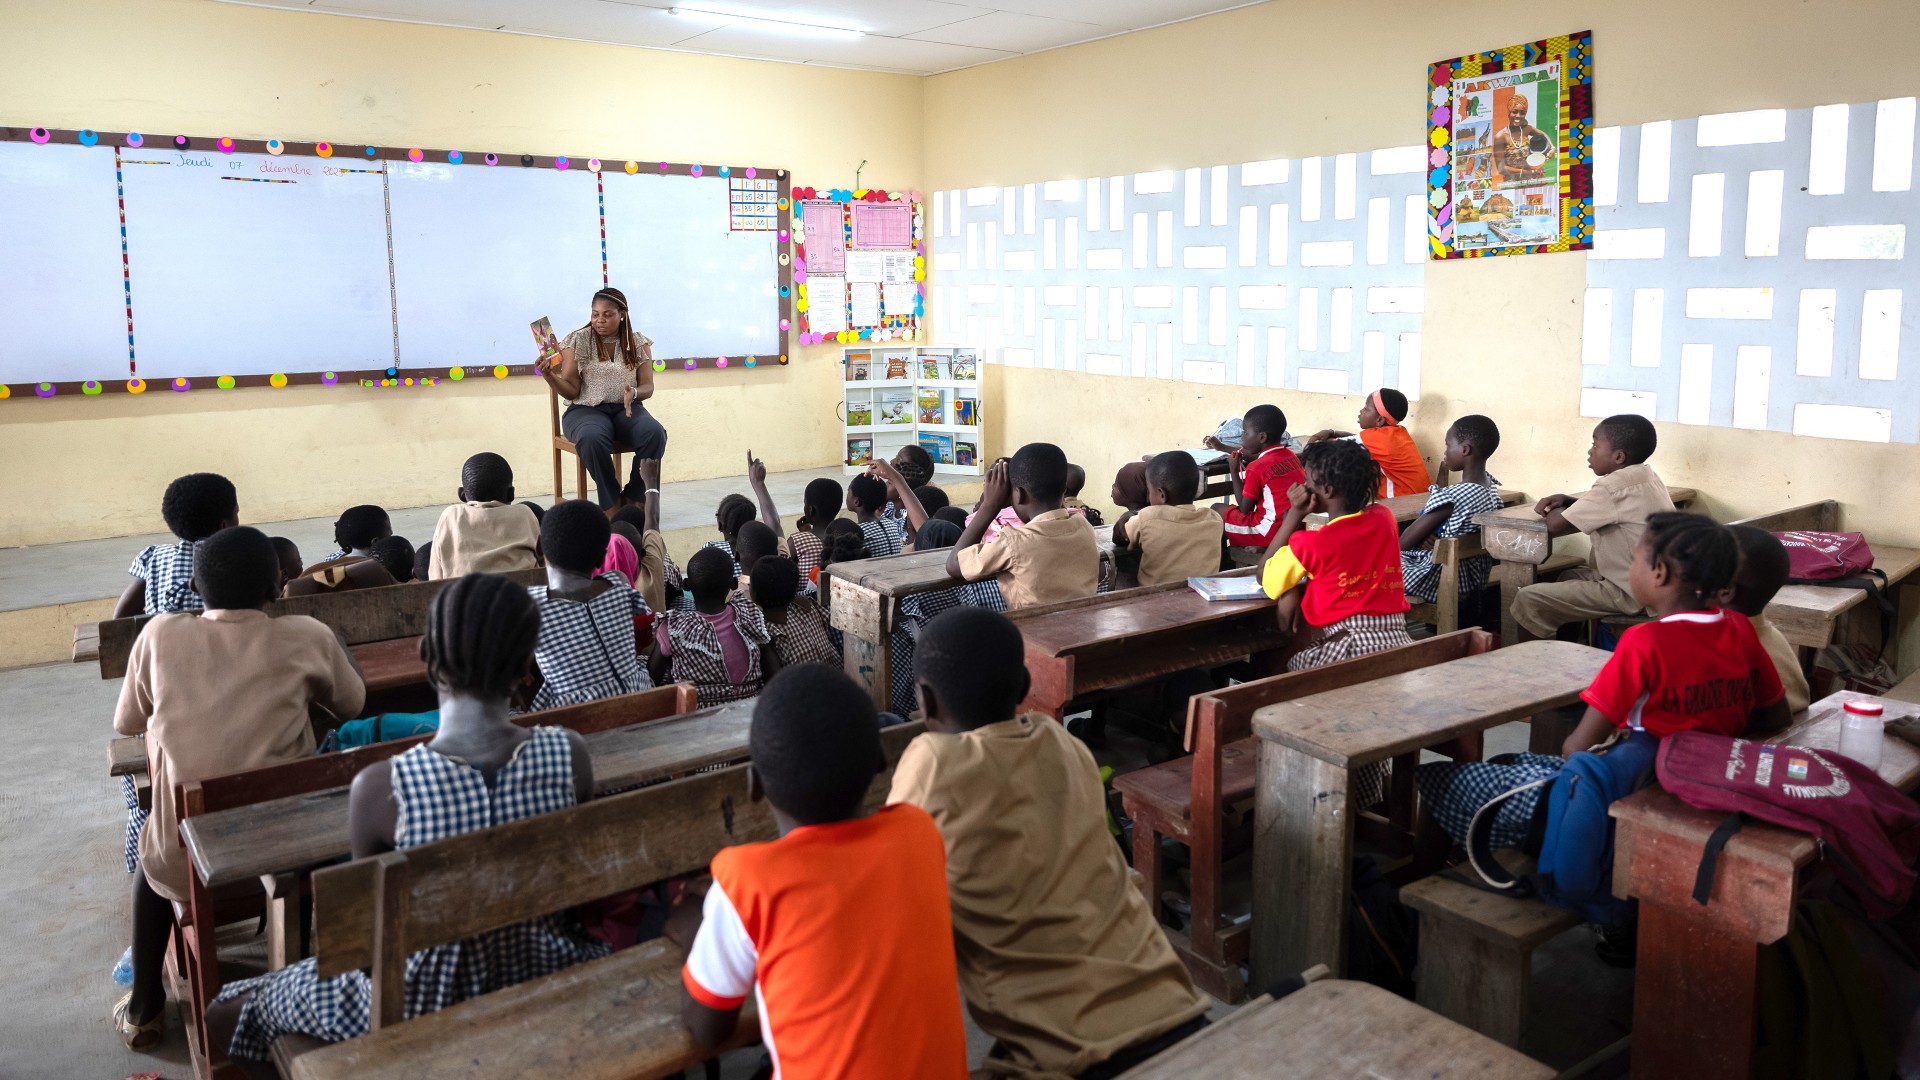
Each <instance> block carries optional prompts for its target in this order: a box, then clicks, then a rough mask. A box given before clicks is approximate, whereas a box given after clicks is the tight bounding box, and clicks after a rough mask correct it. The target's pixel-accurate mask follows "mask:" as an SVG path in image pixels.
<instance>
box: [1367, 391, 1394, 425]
mask: <svg viewBox="0 0 1920 1080" xmlns="http://www.w3.org/2000/svg"><path fill="white" fill-rule="evenodd" d="M1368 400H1370V401H1372V402H1373V411H1374V413H1375V414H1376V415H1378V416H1379V417H1380V419H1382V420H1384V421H1386V426H1387V427H1396V426H1398V425H1399V423H1400V421H1398V420H1395V419H1394V418H1393V414H1392V413H1390V412H1388V411H1387V402H1386V399H1385V398H1383V397H1381V396H1380V391H1378V390H1375V391H1374V392H1373V396H1372V397H1371V398H1369V399H1368Z"/></svg>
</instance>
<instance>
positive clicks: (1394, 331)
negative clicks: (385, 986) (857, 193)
mask: <svg viewBox="0 0 1920 1080" xmlns="http://www.w3.org/2000/svg"><path fill="white" fill-rule="evenodd" d="M1422 149H1423V148H1421V147H1401V148H1395V149H1392V150H1381V151H1375V152H1373V153H1363V154H1354V155H1338V156H1327V157H1324V158H1318V159H1309V160H1306V161H1299V160H1295V161H1266V162H1254V163H1248V164H1242V163H1235V164H1233V165H1229V166H1212V167H1206V168H1195V169H1169V170H1161V171H1155V172H1151V173H1141V174H1138V175H1136V176H1130V177H1110V178H1107V180H1108V183H1106V184H1102V183H1101V178H1098V177H1095V178H1089V179H1087V180H1085V181H1078V180H1076V181H1071V182H1064V181H1055V182H1053V183H1049V184H1046V185H1044V192H1045V195H1046V198H1044V199H1042V200H1040V201H1039V202H1038V204H1037V205H1035V204H1028V205H1029V206H1031V207H1032V213H1033V214H1034V215H1035V217H1036V220H1037V222H1038V227H1037V229H1023V230H1022V231H1020V232H1010V231H1006V230H1002V231H1001V234H1000V236H999V250H998V251H997V252H995V251H994V249H993V247H992V246H991V245H990V246H989V247H988V251H987V257H986V258H985V259H980V258H978V257H977V256H976V257H975V258H971V259H969V258H966V256H967V254H968V253H969V251H970V250H974V244H970V243H969V240H968V238H969V236H976V235H979V234H982V233H984V234H985V235H987V236H989V237H991V236H993V235H994V228H995V226H996V225H1002V224H1004V222H1003V221H1002V220H1001V219H1002V217H1003V215H1004V213H1005V208H1004V207H1003V206H1002V205H1000V202H999V201H998V200H994V201H992V202H987V201H976V200H974V199H971V198H968V197H967V192H965V191H954V192H950V193H948V194H947V195H946V198H945V200H944V202H945V206H946V213H945V215H944V217H943V218H942V220H941V222H940V227H939V228H936V229H935V230H934V236H933V237H932V241H933V246H932V256H933V257H932V259H931V260H930V261H931V264H932V266H933V271H932V277H933V283H934V285H935V288H934V289H933V296H934V297H935V298H936V303H945V304H951V305H953V310H952V311H951V312H939V313H937V315H936V318H937V320H938V322H937V325H942V326H956V327H957V326H977V327H978V328H979V330H980V332H981V333H982V334H984V335H985V338H984V340H971V341H966V342H962V344H967V345H972V346H975V347H976V348H979V349H980V350H981V353H982V356H983V357H984V358H986V359H987V361H988V362H989V363H996V362H997V363H1012V362H1016V358H1017V362H1019V363H1022V364H1030V363H1033V362H1034V360H1033V358H1038V362H1039V364H1040V365H1041V366H1045V367H1052V366H1056V365H1057V366H1059V367H1061V368H1064V369H1067V370H1085V371H1088V372H1095V373H1101V374H1107V375H1113V376H1116V377H1125V376H1136V377H1137V376H1148V377H1157V378H1173V379H1181V380H1184V381H1187V382H1204V383H1221V382H1225V383H1231V384H1237V385H1242V386H1266V387H1284V388H1288V389H1295V390H1306V391H1310V392H1320V393H1336V394H1338V393H1360V392H1363V391H1365V390H1369V389H1372V387H1373V386H1374V385H1377V384H1378V383H1380V382H1384V383H1385V385H1388V386H1392V387H1395V388H1397V389H1399V390H1401V391H1403V392H1404V393H1406V394H1407V396H1409V397H1416V398H1417V397H1418V396H1419V391H1420V388H1419V371H1420V360H1419V357H1420V324H1421V312H1422V309H1423V307H1424V303H1423V298H1422V290H1423V287H1424V284H1425V269H1426V252H1427V243H1426V217H1425V215H1424V213H1422V214H1418V215H1415V214H1412V213H1399V212H1398V208H1400V207H1402V206H1414V205H1419V204H1421V202H1422V200H1424V198H1425V196H1426V190H1425V176H1424V170H1425V167H1426V166H1425V155H1424V154H1423V153H1422V152H1421V151H1422ZM1376 159H1377V160H1376ZM1308 187H1313V188H1315V189H1316V190H1315V191H1307V190H1305V189H1306V188H1308ZM1743 190H1744V189H1743ZM1123 199H1124V213H1122V212H1120V211H1121V204H1122V200H1123ZM1103 202H1104V203H1105V205H1102V203H1103ZM1314 202H1318V203H1319V204H1320V206H1321V212H1320V213H1319V214H1318V215H1317V216H1313V215H1311V214H1310V213H1303V210H1307V209H1308V208H1309V206H1310V204H1311V203H1314ZM1023 209H1024V208H1023ZM1056 223H1057V226H1056ZM1023 224H1024V223H1023ZM1056 227H1057V230H1058V231H1059V232H1060V233H1061V234H1063V235H1072V233H1073V231H1074V230H1077V231H1078V233H1079V235H1080V236H1082V237H1084V241H1083V242H1084V244H1085V246H1086V247H1087V249H1088V250H1087V252H1086V257H1085V258H1083V259H1080V260H1078V262H1077V264H1076V262H1075V261H1073V260H1072V259H1068V260H1063V261H1060V262H1054V263H1051V264H1050V260H1048V259H1046V258H1045V257H1044V256H1045V253H1044V250H1043V247H1044V237H1046V236H1048V235H1051V234H1052V233H1053V232H1054V231H1055V230H1056ZM1410 229H1411V230H1413V231H1412V232H1409V231H1408V230H1410ZM975 244H977V241H975ZM996 255H997V257H996ZM943 256H944V257H943ZM1036 288H1037V289H1038V290H1039V291H1040V295H1041V296H1042V297H1045V298H1056V297H1057V298H1059V299H1060V300H1062V301H1065V300H1066V299H1067V298H1068V297H1070V296H1075V295H1077V296H1079V297H1080V298H1082V302H1081V303H1080V305H1079V306H1080V314H1082V315H1084V317H1085V322H1084V323H1082V324H1080V325H1078V326H1076V325H1075V324H1074V323H1072V322H1066V321H1064V320H1042V321H1041V322H1040V323H1039V327H1038V336H1036V332H1035V327H1034V323H1033V321H1032V320H1031V319H1026V320H1011V319H1008V318H1005V317H1004V312H1002V311H1001V309H1000V303H1001V298H1002V296H1003V295H1007V294H1006V293H1003V292H1002V290H1019V291H1020V292H1021V294H1022V295H1025V294H1027V293H1028V292H1030V291H1031V290H1034V289H1036ZM1302 290H1305V292H1304V293H1303V292H1302ZM1103 316H1104V317H1103ZM1062 333H1072V334H1077V335H1080V336H1081V337H1082V338H1083V340H1081V341H1079V342H1076V343H1075V344H1074V345H1072V346H1068V345H1065V344H1064V343H1060V342H1053V341H1048V340H1045V339H1046V337H1047V336H1048V335H1057V334H1062Z"/></svg>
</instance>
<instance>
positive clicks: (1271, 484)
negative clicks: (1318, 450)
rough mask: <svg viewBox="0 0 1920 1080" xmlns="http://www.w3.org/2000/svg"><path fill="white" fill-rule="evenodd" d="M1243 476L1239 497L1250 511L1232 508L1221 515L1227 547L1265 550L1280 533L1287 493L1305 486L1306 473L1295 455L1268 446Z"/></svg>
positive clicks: (1282, 447) (1279, 448)
mask: <svg viewBox="0 0 1920 1080" xmlns="http://www.w3.org/2000/svg"><path fill="white" fill-rule="evenodd" d="M1245 476H1246V482H1245V484H1244V485H1243V486H1242V487H1241V489H1240V497H1241V498H1243V499H1249V500H1251V501H1252V502H1253V509H1251V510H1242V509H1240V507H1239V506H1237V505H1234V506H1229V507H1227V509H1226V512H1225V513H1223V514H1221V515H1220V516H1221V519H1222V520H1223V521H1225V522H1226V533H1227V543H1229V544H1235V545H1238V546H1240V547H1257V548H1264V547H1266V546H1267V545H1268V544H1271V543H1273V534H1274V533H1276V532H1279V531H1280V519H1281V518H1282V517H1285V516H1286V513H1287V492H1288V491H1289V490H1291V489H1292V487H1293V485H1295V484H1300V483H1304V482H1306V479H1307V471H1306V470H1305V469H1304V468H1302V467H1301V466H1300V456H1299V455H1298V454H1295V453H1294V452H1293V451H1291V450H1289V449H1287V448H1286V447H1284V446H1269V447H1268V448H1267V449H1266V450H1265V451H1263V452H1262V453H1261V454H1260V456H1259V457H1257V458H1254V459H1253V460H1252V461H1250V462H1248V463H1247V471H1246V474H1245Z"/></svg>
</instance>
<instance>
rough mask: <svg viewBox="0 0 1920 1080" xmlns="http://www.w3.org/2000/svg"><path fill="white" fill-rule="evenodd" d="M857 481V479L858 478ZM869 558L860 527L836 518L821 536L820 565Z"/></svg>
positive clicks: (864, 536) (865, 538)
mask: <svg viewBox="0 0 1920 1080" xmlns="http://www.w3.org/2000/svg"><path fill="white" fill-rule="evenodd" d="M856 479H857V477H856ZM866 557H867V537H866V534H865V533H862V532H861V531H860V526H858V525H855V524H854V523H853V522H851V521H848V520H847V519H846V518H835V519H834V520H833V521H832V522H831V523H830V524H829V525H828V526H827V527H826V529H825V530H824V531H822V532H821V534H820V565H821V566H831V565H833V564H834V563H843V562H854V561H857V560H859V559H864V558H866Z"/></svg>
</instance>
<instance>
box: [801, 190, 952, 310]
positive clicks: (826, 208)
mask: <svg viewBox="0 0 1920 1080" xmlns="http://www.w3.org/2000/svg"><path fill="white" fill-rule="evenodd" d="M793 214H794V222H795V226H794V259H793V280H794V291H795V298H794V311H795V315H796V317H797V318H798V320H799V323H800V327H799V330H800V344H802V345H818V344H820V343H822V342H827V341H832V342H837V343H839V344H842V345H850V344H853V343H855V342H860V341H879V342H885V341H912V340H914V338H915V336H916V335H917V334H918V332H919V327H920V319H921V316H923V315H924V314H925V313H926V292H927V286H926V280H927V259H926V254H927V247H926V228H925V221H926V218H925V207H924V206H923V204H922V203H921V201H920V193H919V192H917V191H893V192H888V191H882V190H879V189H865V188H862V189H859V190H851V189H845V188H831V189H825V190H819V189H815V188H810V187H803V188H795V189H793Z"/></svg>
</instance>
